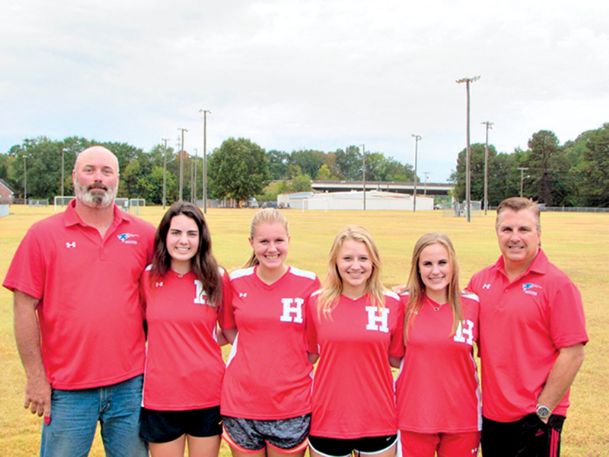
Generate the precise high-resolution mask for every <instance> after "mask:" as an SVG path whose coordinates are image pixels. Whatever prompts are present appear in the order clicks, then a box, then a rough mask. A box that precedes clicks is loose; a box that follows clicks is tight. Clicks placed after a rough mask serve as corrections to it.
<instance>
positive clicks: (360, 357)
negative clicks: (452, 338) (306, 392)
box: [307, 292, 404, 439]
mask: <svg viewBox="0 0 609 457" xmlns="http://www.w3.org/2000/svg"><path fill="white" fill-rule="evenodd" d="M317 297H318V294H313V296H311V298H310V300H309V301H308V304H307V313H308V318H309V319H310V320H311V322H310V324H312V325H308V326H307V333H308V340H309V347H310V348H311V349H310V350H311V352H316V353H318V354H319V364H318V366H317V370H316V372H315V383H314V386H313V411H312V416H311V435H314V436H320V437H327V438H337V439H353V438H362V437H370V436H385V435H393V434H395V433H396V432H397V420H396V405H395V392H394V386H393V376H392V373H391V366H390V365H389V357H390V356H391V357H396V358H400V357H402V355H403V353H404V346H403V343H402V329H403V321H404V312H403V308H402V305H401V302H400V300H399V297H398V296H397V295H396V294H394V293H393V292H386V293H385V306H384V307H383V308H382V310H381V311H380V312H379V310H378V308H377V307H376V306H375V305H372V304H371V303H370V297H369V296H368V295H365V296H363V297H360V298H358V299H357V300H351V299H350V298H348V297H345V296H344V295H341V296H340V298H339V302H338V304H337V306H336V307H335V308H334V309H333V310H332V312H331V314H329V315H325V316H319V315H318V313H317ZM316 348H317V350H315V349H316Z"/></svg>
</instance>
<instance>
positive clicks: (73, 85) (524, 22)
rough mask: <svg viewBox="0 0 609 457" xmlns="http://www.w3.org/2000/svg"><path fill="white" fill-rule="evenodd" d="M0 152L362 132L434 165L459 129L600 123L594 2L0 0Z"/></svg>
mask: <svg viewBox="0 0 609 457" xmlns="http://www.w3.org/2000/svg"><path fill="white" fill-rule="evenodd" d="M2 10H3V14H2V18H3V19H2V26H1V27H0V100H1V101H2V108H1V109H0V152H6V151H7V150H8V149H9V148H10V147H11V146H12V145H14V144H20V143H21V142H22V141H23V139H25V138H34V137H37V136H42V135H44V136H47V137H49V138H51V139H57V140H61V139H63V138H65V137H68V136H81V137H85V138H90V139H97V140H99V141H120V142H127V143H130V144H133V145H134V146H137V147H140V148H142V149H144V150H149V149H151V148H152V147H153V146H154V145H156V144H159V143H161V139H162V138H169V144H170V145H171V146H177V145H178V144H179V143H178V142H177V138H178V135H179V132H178V128H186V129H188V132H185V140H184V143H185V145H184V146H185V149H186V150H188V151H190V152H194V149H195V148H196V149H197V150H198V154H201V151H202V149H203V116H202V114H201V113H200V112H199V110H200V109H206V110H209V111H211V112H210V113H209V114H208V116H207V150H208V152H211V151H213V149H214V148H216V147H218V146H219V145H220V144H221V143H222V141H223V140H225V139H226V138H229V137H244V138H249V139H250V140H252V141H254V142H255V143H257V144H259V145H260V146H261V147H263V148H264V149H266V150H271V149H278V150H283V151H287V152H290V151H293V150H298V149H318V150H322V151H325V152H329V151H334V150H336V149H337V148H344V147H345V146H348V145H365V149H366V151H369V152H383V153H384V154H386V155H387V156H390V157H393V158H395V159H396V160H398V161H400V162H402V163H410V164H413V163H414V155H415V139H414V138H413V134H416V135H420V136H421V137H422V139H421V140H420V141H419V143H418V169H417V171H418V175H419V176H420V177H424V176H425V175H426V174H427V176H428V179H429V181H430V182H443V181H446V180H447V179H448V178H449V176H450V174H451V172H452V171H453V170H454V169H455V167H456V158H457V154H458V152H459V151H460V150H462V149H463V148H464V147H465V144H466V88H465V85H464V84H457V83H456V80H458V79H460V78H464V77H474V76H480V79H479V80H478V81H476V82H474V83H472V84H471V88H470V89H471V142H472V143H475V142H484V141H485V126H484V125H482V122H484V121H490V122H493V123H494V125H493V127H492V129H491V130H490V131H489V143H490V144H493V145H494V146H495V147H496V149H497V150H498V151H499V152H513V151H514V149H515V148H524V149H526V147H527V142H528V140H529V138H530V137H531V135H532V134H533V133H534V132H536V131H538V130H541V129H546V130H552V131H553V132H554V133H555V134H556V135H557V136H558V138H559V140H560V142H561V143H564V142H565V141H568V140H573V139H575V138H576V137H577V136H578V135H579V134H580V133H582V132H584V131H586V130H590V129H595V128H598V127H600V126H602V124H603V123H605V122H609V113H608V109H609V28H608V27H607V18H608V17H609V2H603V1H600V0H597V1H588V0H583V1H578V2H573V1H571V0H569V1H565V0H553V1H547V0H537V1H530V0H529V1H521V0H512V1H496V0H485V1H481V0H480V1H479V0H472V1H463V0H453V1H447V0H428V1H425V2H411V1H407V0H400V1H393V0H376V1H369V0H367V1H362V0H299V1H292V0H263V1H243V0H235V1H232V0H225V1H220V2H219V1H208V0H198V1H197V0H174V1H172V2H155V1H152V0H146V1H143V0H121V1H117V0H104V1H87V0H76V1H74V0H60V1H58V2H49V1H47V0H5V1H4V2H3V8H2Z"/></svg>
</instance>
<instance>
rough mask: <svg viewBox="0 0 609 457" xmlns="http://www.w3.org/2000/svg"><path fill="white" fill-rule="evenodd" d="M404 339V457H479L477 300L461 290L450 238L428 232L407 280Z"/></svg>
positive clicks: (400, 395)
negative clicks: (477, 456)
mask: <svg viewBox="0 0 609 457" xmlns="http://www.w3.org/2000/svg"><path fill="white" fill-rule="evenodd" d="M403 299H404V301H405V304H406V317H405V323H404V342H405V345H406V354H405V356H404V360H403V363H402V369H401V372H400V375H399V377H398V381H397V403H398V423H399V428H400V441H401V445H402V453H403V455H404V457H433V456H434V455H435V454H436V453H437V455H438V456H439V457H471V456H475V455H477V449H478V444H479V441H480V429H481V424H482V422H481V421H482V417H481V411H480V391H479V388H478V379H477V374H476V363H475V361H474V356H473V344H474V342H477V339H478V297H477V296H476V295H474V294H469V293H468V294H465V293H461V292H460V289H459V268H458V265H457V259H456V257H455V250H454V248H453V245H452V243H451V241H450V239H449V238H448V237H447V236H446V235H444V234H440V233H427V234H425V235H423V236H422V237H421V238H419V240H418V241H417V243H416V244H415V247H414V252H413V254H412V264H411V268H410V276H409V279H408V293H405V294H403Z"/></svg>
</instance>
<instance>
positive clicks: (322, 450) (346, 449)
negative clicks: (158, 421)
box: [309, 434, 398, 457]
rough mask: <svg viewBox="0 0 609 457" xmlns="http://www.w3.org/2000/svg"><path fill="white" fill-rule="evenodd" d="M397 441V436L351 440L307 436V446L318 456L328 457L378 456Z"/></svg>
mask: <svg viewBox="0 0 609 457" xmlns="http://www.w3.org/2000/svg"><path fill="white" fill-rule="evenodd" d="M397 440H398V435H397V434H396V435H387V436H366V437H362V438H354V439H351V440H341V439H338V438H324V437H321V436H309V446H311V449H313V450H314V451H315V452H317V453H318V454H322V455H326V456H328V457H346V456H348V455H351V453H352V452H354V451H355V452H358V453H360V454H380V453H381V452H384V451H387V450H389V449H390V448H391V447H392V446H395V443H396V442H397Z"/></svg>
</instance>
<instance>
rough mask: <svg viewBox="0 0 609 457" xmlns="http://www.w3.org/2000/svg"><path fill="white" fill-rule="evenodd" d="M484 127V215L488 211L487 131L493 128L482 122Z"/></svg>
mask: <svg viewBox="0 0 609 457" xmlns="http://www.w3.org/2000/svg"><path fill="white" fill-rule="evenodd" d="M483 124H484V125H486V142H485V143H484V215H485V216H486V211H487V209H488V131H489V130H490V129H492V128H493V125H494V124H493V123H492V122H490V121H484V122H483Z"/></svg>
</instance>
